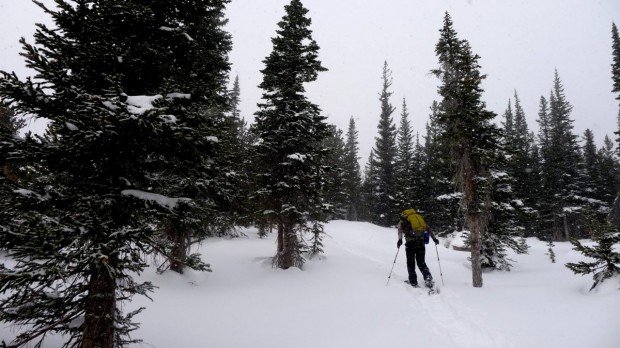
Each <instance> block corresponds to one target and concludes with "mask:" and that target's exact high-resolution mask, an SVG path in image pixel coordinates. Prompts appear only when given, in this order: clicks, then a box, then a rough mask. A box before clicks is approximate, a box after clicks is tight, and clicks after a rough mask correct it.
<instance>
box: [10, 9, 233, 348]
mask: <svg viewBox="0 0 620 348" xmlns="http://www.w3.org/2000/svg"><path fill="white" fill-rule="evenodd" d="M225 3H226V1H210V2H205V1H187V2H183V3H176V2H175V3H168V2H166V3H164V2H157V3H152V4H143V3H142V2H139V1H89V2H86V1H57V9H54V10H51V9H46V12H47V13H48V14H50V15H51V16H52V17H53V19H54V22H55V26H56V27H57V28H58V30H50V29H49V28H47V27H45V26H43V25H41V26H39V28H38V30H37V32H36V34H35V43H36V45H30V44H27V43H26V42H25V41H22V43H23V45H24V56H25V58H26V61H27V63H28V64H29V65H30V66H31V67H33V68H34V69H35V70H36V71H37V76H36V80H30V79H28V80H26V81H20V80H19V79H18V78H17V77H16V76H15V75H14V74H8V73H2V75H3V77H2V79H0V98H1V99H2V100H5V101H9V102H11V104H12V105H14V107H15V110H16V111H17V112H18V113H20V114H31V115H34V116H36V117H44V118H47V119H49V120H50V121H51V124H50V127H49V129H48V132H47V134H46V135H45V136H44V137H40V138H38V139H36V140H35V139H33V138H32V137H29V138H27V139H26V140H24V141H16V140H15V139H14V138H9V137H6V134H5V133H3V135H2V141H1V142H0V144H1V145H0V146H1V147H2V149H1V151H0V153H4V151H5V150H6V149H9V150H10V151H11V153H13V157H14V158H15V159H18V160H21V161H24V162H26V163H29V165H31V166H32V167H33V168H34V170H33V175H32V178H31V179H29V180H28V182H25V183H21V182H20V183H16V182H10V181H9V182H8V183H7V180H6V177H5V176H4V175H3V176H2V181H3V183H2V186H1V189H0V190H1V191H0V195H1V196H2V197H0V198H1V199H0V205H1V207H0V221H2V233H0V245H2V247H4V248H6V249H7V250H8V257H9V258H11V259H13V260H15V261H17V263H16V265H15V266H12V267H6V265H5V267H4V268H3V269H2V277H3V278H4V281H3V282H2V284H1V285H0V291H1V292H2V294H3V296H2V300H0V319H1V320H2V321H8V322H12V323H15V324H18V325H21V324H27V326H24V327H23V329H22V330H21V332H20V333H19V334H18V336H17V338H16V339H15V340H14V341H13V342H11V343H10V344H11V345H14V346H23V345H25V344H29V343H37V342H39V341H41V340H43V339H44V338H45V337H46V335H47V334H48V333H59V334H63V335H64V338H65V340H66V342H65V346H81V347H105V348H108V347H119V346H124V345H126V344H129V343H131V342H136V341H138V340H135V339H132V338H130V337H129V334H130V333H131V332H132V331H133V330H135V329H136V328H137V324H136V323H134V322H133V317H134V316H135V314H137V312H139V311H140V310H138V311H134V312H131V313H123V312H122V308H123V307H122V302H124V301H128V300H130V299H131V296H132V295H134V294H141V295H146V294H148V292H149V291H151V290H152V289H153V286H152V285H151V284H150V283H148V282H145V283H138V282H136V280H135V279H134V275H135V274H136V273H139V272H141V271H142V270H143V269H144V267H145V266H146V263H145V261H144V259H143V257H144V255H148V254H149V253H151V252H153V251H154V250H157V251H159V252H163V253H164V255H165V256H167V257H169V260H171V261H174V262H176V261H179V262H180V263H183V264H188V265H190V266H192V267H193V268H196V269H201V270H205V269H207V267H208V265H205V264H204V263H202V261H200V259H199V258H198V257H197V256H195V255H194V256H190V257H188V259H186V260H179V259H178V258H177V256H176V255H175V253H174V250H173V249H174V245H171V243H170V242H171V240H170V239H162V238H161V237H162V234H161V233H160V230H159V228H160V227H161V226H163V225H167V224H169V223H170V222H171V221H175V226H182V227H183V228H185V227H187V228H192V229H193V228H194V226H196V225H197V224H198V222H197V221H196V219H195V218H194V215H195V214H194V213H195V212H203V211H205V210H208V208H205V207H212V206H213V205H214V203H215V202H214V201H216V199H222V200H225V199H224V198H222V197H224V196H225V194H224V192H223V191H225V190H224V189H222V188H221V187H218V186H216V185H217V184H219V183H221V182H222V177H223V176H221V175H219V173H218V168H219V167H218V166H217V164H218V163H213V160H214V158H219V157H216V156H214V157H210V156H212V155H213V154H214V153H215V150H216V149H217V142H216V141H215V140H216V139H218V137H219V136H220V134H219V133H218V132H217V130H218V129H219V126H220V124H221V123H220V122H221V120H222V115H223V113H222V112H220V111H219V109H223V108H224V106H225V105H226V102H227V97H226V88H225V81H226V79H227V70H228V61H227V58H226V56H225V54H223V53H224V52H226V51H227V50H228V49H229V47H230V42H229V41H227V39H228V36H227V34H226V33H225V32H223V31H222V25H223V23H224V20H223V18H222V14H223V9H224V5H225ZM156 14H157V15H156ZM164 14H165V15H164ZM209 28H215V32H217V33H219V34H218V35H215V36H213V35H212V34H214V31H209ZM205 62H208V64H205ZM153 139H157V141H153ZM222 140H223V139H222ZM220 163H221V162H220ZM187 172H191V173H193V174H188V173H187ZM193 175H195V176H193ZM5 184H6V185H5ZM172 194H174V196H172ZM176 194H179V195H176ZM173 197H179V198H173ZM212 197H217V198H212ZM207 202H209V204H207ZM214 210H215V209H214ZM5 221H6V223H5ZM15 309H17V310H15Z"/></svg>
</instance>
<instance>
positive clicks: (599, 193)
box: [594, 136, 620, 207]
mask: <svg viewBox="0 0 620 348" xmlns="http://www.w3.org/2000/svg"><path fill="white" fill-rule="evenodd" d="M596 157H597V158H596V159H597V166H596V173H595V177H594V181H595V183H594V187H595V188H596V198H597V199H599V200H601V201H603V202H605V203H606V204H607V206H609V207H611V206H612V204H613V202H614V199H615V197H616V194H615V193H616V192H618V181H617V178H618V175H619V174H620V173H619V169H620V167H619V165H618V161H617V159H616V157H615V154H614V144H613V142H612V141H611V139H610V138H609V137H608V136H605V140H604V141H603V146H602V147H601V148H600V149H599V150H598V153H597V156H596ZM611 178H616V180H610V179H611Z"/></svg>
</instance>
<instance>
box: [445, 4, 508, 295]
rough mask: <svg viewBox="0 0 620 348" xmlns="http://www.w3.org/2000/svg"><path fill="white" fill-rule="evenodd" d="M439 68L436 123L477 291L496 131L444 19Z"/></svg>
mask: <svg viewBox="0 0 620 348" xmlns="http://www.w3.org/2000/svg"><path fill="white" fill-rule="evenodd" d="M435 53H436V55H437V57H438V59H439V67H438V68H437V69H435V70H434V71H433V73H434V74H435V75H436V76H438V77H439V78H440V80H441V84H440V86H439V95H441V96H442V98H443V99H442V101H441V104H440V112H439V115H438V120H439V122H440V123H442V124H443V125H444V127H445V131H444V134H443V136H444V139H446V141H448V142H449V143H450V145H451V146H450V147H451V154H452V162H453V165H454V168H455V169H456V175H455V184H456V186H457V187H458V189H459V191H460V192H462V197H461V200H460V208H461V211H462V212H463V214H464V215H465V220H466V223H467V228H468V229H469V231H470V233H471V234H470V241H471V261H472V280H473V285H474V287H481V286H482V269H481V263H480V262H481V257H480V250H481V247H482V245H481V241H482V237H483V235H484V233H485V232H486V229H487V226H488V222H489V217H490V216H489V214H490V206H491V202H490V188H491V179H490V173H489V167H490V165H491V162H492V161H493V157H494V154H495V150H496V148H497V146H498V145H497V137H498V132H499V130H498V129H497V127H496V126H495V125H493V124H492V123H491V120H492V119H493V118H494V117H495V114H494V113H492V112H490V111H487V110H486V106H485V104H484V102H483V101H482V92H483V90H482V87H481V83H482V80H483V79H484V78H485V76H484V75H482V74H481V73H480V65H479V64H478V60H479V59H480V57H479V56H478V55H475V54H473V53H472V51H471V47H470V45H469V43H468V42H467V41H466V40H460V39H458V37H457V34H456V31H455V30H454V28H453V24H452V19H451V18H450V15H449V14H448V13H446V15H445V17H444V26H443V28H442V29H441V30H440V39H439V42H438V43H437V45H436V46H435Z"/></svg>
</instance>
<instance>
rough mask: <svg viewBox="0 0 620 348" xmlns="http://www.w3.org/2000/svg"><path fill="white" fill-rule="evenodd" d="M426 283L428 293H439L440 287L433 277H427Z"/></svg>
mask: <svg viewBox="0 0 620 348" xmlns="http://www.w3.org/2000/svg"><path fill="white" fill-rule="evenodd" d="M424 285H426V288H427V289H428V294H429V295H434V294H438V293H439V288H438V287H437V286H435V282H433V280H432V279H427V280H425V281H424Z"/></svg>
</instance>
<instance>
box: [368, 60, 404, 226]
mask: <svg viewBox="0 0 620 348" xmlns="http://www.w3.org/2000/svg"><path fill="white" fill-rule="evenodd" d="M381 79H382V82H383V86H382V89H381V94H380V97H379V101H380V102H381V114H380V116H379V125H378V135H377V137H376V138H375V146H374V148H373V150H374V158H373V161H374V162H373V168H374V173H373V174H374V175H375V176H376V177H375V178H373V180H374V182H375V184H376V186H375V190H374V191H375V192H374V197H373V198H372V211H371V214H372V218H371V219H372V220H371V221H372V222H373V223H376V224H378V225H381V226H390V225H393V224H394V216H395V215H396V214H397V213H398V209H397V207H396V198H395V194H396V183H395V179H396V167H395V159H396V127H395V126H394V122H393V120H392V113H394V110H395V108H394V107H393V106H392V104H391V103H390V97H391V96H392V92H390V90H389V89H390V87H391V86H392V72H391V71H390V69H389V67H388V65H387V62H385V63H384V64H383V73H382V75H381ZM396 216H397V215H396Z"/></svg>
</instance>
